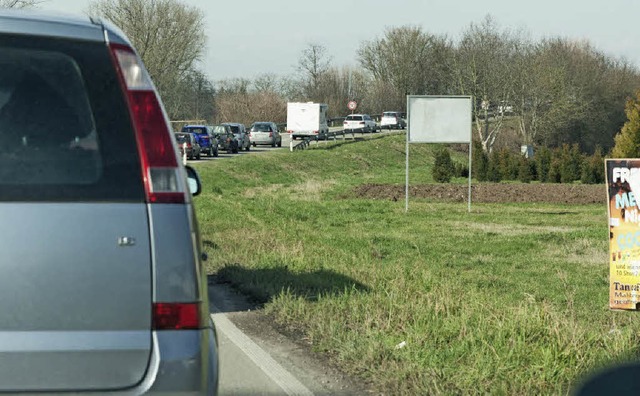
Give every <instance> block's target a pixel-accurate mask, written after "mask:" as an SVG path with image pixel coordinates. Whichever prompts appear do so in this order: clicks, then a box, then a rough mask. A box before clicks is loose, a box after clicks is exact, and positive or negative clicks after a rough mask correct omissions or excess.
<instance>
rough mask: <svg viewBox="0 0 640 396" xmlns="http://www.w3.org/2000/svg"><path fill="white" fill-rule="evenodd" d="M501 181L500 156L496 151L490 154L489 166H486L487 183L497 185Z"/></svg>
mask: <svg viewBox="0 0 640 396" xmlns="http://www.w3.org/2000/svg"><path fill="white" fill-rule="evenodd" d="M501 180H502V174H501V173H500V154H499V153H498V151H493V152H491V156H490V157H489V164H488V166H487V181H490V182H494V183H499V182H500V181H501Z"/></svg>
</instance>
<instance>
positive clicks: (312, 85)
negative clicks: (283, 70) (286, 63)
mask: <svg viewBox="0 0 640 396" xmlns="http://www.w3.org/2000/svg"><path fill="white" fill-rule="evenodd" d="M330 67H331V57H330V56H329V55H327V49H326V48H325V47H324V46H323V45H321V44H317V43H310V44H308V45H307V47H306V48H305V49H304V50H302V54H301V55H300V58H299V59H298V70H299V71H300V72H301V73H302V79H303V82H304V84H305V90H306V94H307V97H308V98H310V99H312V100H316V101H320V98H319V90H320V82H321V79H322V77H323V75H324V74H325V73H326V72H327V71H328V70H329V68H330Z"/></svg>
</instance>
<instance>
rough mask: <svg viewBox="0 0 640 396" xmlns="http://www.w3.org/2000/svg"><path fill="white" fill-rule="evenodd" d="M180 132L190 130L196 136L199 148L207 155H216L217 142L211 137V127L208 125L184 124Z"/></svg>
mask: <svg viewBox="0 0 640 396" xmlns="http://www.w3.org/2000/svg"><path fill="white" fill-rule="evenodd" d="M182 132H190V133H193V134H194V135H195V136H196V139H197V140H198V144H199V145H200V149H201V150H202V152H203V153H206V154H207V155H208V156H209V157H212V156H213V157H217V156H218V143H217V140H216V139H214V137H213V129H212V128H211V127H210V126H208V125H185V126H183V127H182Z"/></svg>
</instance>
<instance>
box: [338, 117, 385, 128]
mask: <svg viewBox="0 0 640 396" xmlns="http://www.w3.org/2000/svg"><path fill="white" fill-rule="evenodd" d="M343 127H344V129H345V130H348V131H358V132H375V131H377V130H378V125H377V124H376V122H375V121H374V120H373V118H371V116H370V115H369V114H349V115H348V116H347V117H346V118H345V119H344V123H343Z"/></svg>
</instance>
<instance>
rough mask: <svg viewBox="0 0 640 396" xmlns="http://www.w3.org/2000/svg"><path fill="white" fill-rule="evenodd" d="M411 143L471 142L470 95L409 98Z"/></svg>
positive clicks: (408, 126) (409, 137)
mask: <svg viewBox="0 0 640 396" xmlns="http://www.w3.org/2000/svg"><path fill="white" fill-rule="evenodd" d="M407 119H408V125H407V139H408V141H409V143H471V96H424V95H409V96H407Z"/></svg>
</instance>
